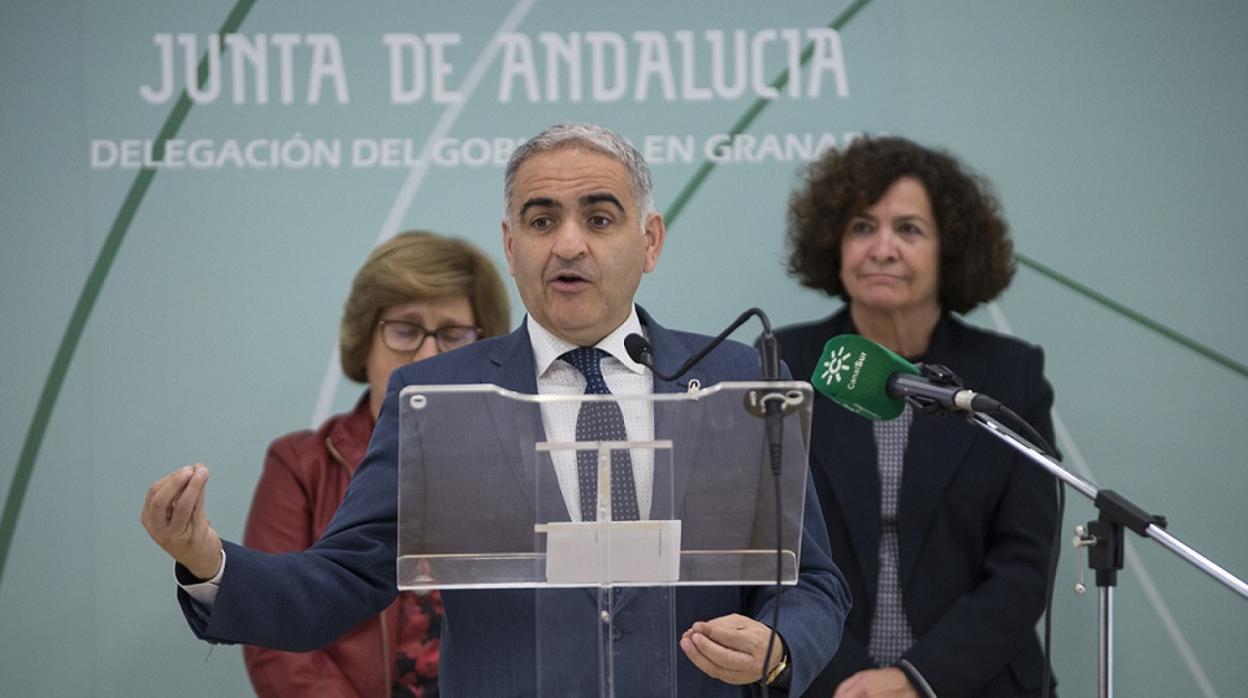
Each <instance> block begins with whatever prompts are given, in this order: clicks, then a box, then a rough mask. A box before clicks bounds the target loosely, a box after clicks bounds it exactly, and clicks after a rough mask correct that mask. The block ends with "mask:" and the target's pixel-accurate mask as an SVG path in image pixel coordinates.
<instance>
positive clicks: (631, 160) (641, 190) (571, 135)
mask: <svg viewBox="0 0 1248 698" xmlns="http://www.w3.org/2000/svg"><path fill="white" fill-rule="evenodd" d="M575 146H581V147H585V148H589V149H590V150H595V151H597V152H599V153H602V154H603V155H606V156H608V157H611V158H614V159H615V160H616V161H618V162H619V163H620V164H622V165H624V167H626V168H627V169H628V176H629V179H631V180H632V183H633V198H634V199H635V200H636V201H637V209H638V211H637V214H638V217H639V218H640V219H641V221H640V224H641V225H642V226H644V225H645V220H646V216H647V215H649V214H651V213H654V184H653V182H652V180H651V178H650V166H649V165H647V164H646V161H645V160H644V159H643V158H642V157H641V153H639V152H637V149H636V148H634V147H633V145H632V143H629V142H628V140H627V139H625V138H624V137H623V136H621V135H620V134H618V133H616V132H615V131H612V130H611V129H609V128H606V127H604V126H598V125H596V124H584V123H577V122H574V121H561V122H559V123H557V124H555V125H554V126H551V127H549V128H547V129H546V130H545V131H542V132H541V133H539V134H537V135H536V136H533V137H532V138H530V139H529V140H527V141H525V142H524V144H523V145H521V146H520V147H519V148H516V150H515V151H514V152H512V154H511V159H510V160H508V161H507V174H506V176H505V178H504V184H503V214H504V215H505V216H507V217H508V218H510V217H511V197H512V196H513V195H514V194H515V193H516V172H518V171H519V170H520V166H521V165H523V164H524V163H525V161H527V160H528V159H529V158H531V157H533V156H534V155H537V154H539V153H548V152H550V151H552V150H559V149H560V148H569V147H575Z"/></svg>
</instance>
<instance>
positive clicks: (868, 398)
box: [810, 334, 919, 420]
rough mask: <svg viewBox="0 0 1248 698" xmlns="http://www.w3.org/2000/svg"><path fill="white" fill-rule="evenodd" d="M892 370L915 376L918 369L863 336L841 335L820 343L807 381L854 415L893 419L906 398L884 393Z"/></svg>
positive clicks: (900, 411) (903, 407) (903, 405)
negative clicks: (820, 352)
mask: <svg viewBox="0 0 1248 698" xmlns="http://www.w3.org/2000/svg"><path fill="white" fill-rule="evenodd" d="M894 373H909V374H913V375H918V373H919V369H918V368H916V367H915V365H914V364H912V363H910V362H909V361H906V360H905V359H904V358H902V357H901V356H898V355H897V354H894V353H893V352H891V351H889V350H888V349H886V348H884V347H882V346H880V345H878V344H876V343H875V342H872V341H871V340H869V339H867V338H866V337H862V336H859V335H856V334H842V335H838V336H836V337H833V338H832V339H829V340H828V342H827V344H824V345H823V356H821V357H819V363H818V364H816V365H815V374H814V375H813V376H811V377H810V382H811V384H812V385H813V386H815V389H816V390H818V391H819V392H821V393H823V394H824V395H826V396H828V397H829V398H831V399H832V400H834V401H835V402H836V403H837V404H839V405H841V406H843V407H845V408H846V409H848V410H849V411H851V412H854V413H855V414H859V415H862V416H863V417H866V418H868V419H880V420H886V419H896V418H897V417H898V416H899V415H901V413H902V411H903V410H905V409H906V401H905V399H904V398H900V397H889V395H888V379H889V378H891V377H892V375H893V374H894Z"/></svg>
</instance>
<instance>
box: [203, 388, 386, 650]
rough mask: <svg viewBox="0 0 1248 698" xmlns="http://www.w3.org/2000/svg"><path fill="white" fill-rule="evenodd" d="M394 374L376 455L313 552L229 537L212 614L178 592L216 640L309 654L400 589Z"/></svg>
mask: <svg viewBox="0 0 1248 698" xmlns="http://www.w3.org/2000/svg"><path fill="white" fill-rule="evenodd" d="M401 388H402V381H401V380H399V378H398V373H397V372H396V373H395V374H394V375H392V376H391V378H390V386H389V389H388V390H387V393H386V401H385V403H384V406H383V408H382V410H381V416H380V418H379V419H378V422H377V427H376V429H375V431H374V432H373V439H372V441H371V442H370V444H369V447H368V454H367V455H366V456H365V458H364V461H363V462H362V463H361V464H360V467H359V468H358V469H357V471H356V474H355V477H353V478H352V480H351V486H350V487H349V488H348V490H347V495H346V497H345V498H344V499H343V502H342V505H341V506H340V507H339V508H338V512H337V513H336V514H335V515H334V518H333V520H332V521H330V523H329V526H328V528H327V529H326V531H325V534H324V535H323V536H322V537H321V539H320V540H318V541H317V542H316V544H315V545H313V546H312V547H311V548H309V549H308V550H307V551H305V552H295V553H283V554H272V553H264V552H260V551H257V550H252V549H250V548H245V547H243V546H240V545H237V544H235V543H231V542H229V541H223V542H222V544H223V545H224V546H225V551H226V563H225V570H224V573H223V575H222V578H221V586H220V589H219V590H218V592H217V598H216V601H215V602H214V603H213V606H212V609H211V612H209V613H203V612H201V611H200V610H199V609H197V608H196V606H197V604H195V602H193V601H192V600H191V598H190V597H189V596H188V595H187V594H186V592H185V591H182V590H181V589H179V590H178V600H179V602H180V603H181V604H182V611H183V615H184V616H185V617H186V620H187V623H188V624H190V626H191V629H192V631H193V632H194V633H195V635H196V636H197V637H199V638H201V639H204V640H208V641H211V642H225V643H236V642H241V643H246V644H251V645H259V646H261V647H268V648H271V649H279V650H287V651H295V652H307V651H310V650H314V649H318V648H320V647H324V646H325V645H328V644H329V643H331V642H333V641H334V640H336V639H338V638H339V637H341V636H342V635H343V633H345V632H347V631H348V630H350V629H351V628H353V627H355V626H356V625H358V624H359V623H360V622H362V621H364V620H365V619H367V618H369V617H370V616H372V615H374V614H377V613H380V612H381V611H382V609H384V608H385V607H386V606H387V605H389V604H390V602H391V601H392V600H393V599H394V597H395V595H396V594H397V589H396V585H395V552H396V544H395V521H396V519H395V517H396V515H397V502H396V497H395V492H396V489H397V486H396V483H397V470H398V467H397V463H398V447H397V444H398V426H399V425H398V414H397V405H398V392H399V390H400V389H401Z"/></svg>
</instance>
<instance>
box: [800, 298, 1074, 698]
mask: <svg viewBox="0 0 1248 698" xmlns="http://www.w3.org/2000/svg"><path fill="white" fill-rule="evenodd" d="M852 332H854V328H853V323H852V320H851V319H850V316H849V312H848V308H847V307H846V308H842V309H841V310H840V311H839V312H837V313H836V314H835V315H833V316H831V317H830V318H827V319H825V320H822V321H820V322H816V323H811V324H806V325H798V326H793V327H790V328H786V329H783V330H780V331H779V332H777V337H778V338H779V340H780V348H781V356H782V358H783V359H784V361H785V362H786V363H787V364H788V365H789V367H790V368H791V369H792V371H793V375H794V376H795V377H797V378H801V379H806V378H807V377H808V376H811V375H813V374H814V371H815V365H816V364H817V363H818V361H819V357H820V355H821V353H822V351H823V345H824V343H825V342H826V341H827V340H828V339H830V338H832V337H834V336H836V335H839V334H845V333H852ZM923 359H924V360H925V361H927V362H929V363H939V364H944V365H945V366H948V367H949V368H951V369H953V371H954V372H955V373H956V374H957V375H959V376H960V377H961V378H962V380H963V381H964V383H965V384H966V386H967V387H968V388H972V389H974V390H977V391H980V392H983V393H986V394H988V395H991V396H992V397H994V398H997V399H998V400H1000V401H1001V402H1003V403H1004V404H1005V405H1007V406H1008V407H1010V408H1011V409H1013V410H1014V411H1015V412H1017V413H1018V414H1019V415H1020V416H1022V418H1023V419H1026V420H1027V421H1028V422H1030V423H1031V424H1032V425H1033V426H1034V427H1035V428H1036V429H1037V430H1038V431H1039V432H1040V434H1042V435H1043V436H1044V437H1045V439H1047V440H1048V441H1049V442H1050V443H1052V441H1053V424H1052V421H1051V418H1050V415H1049V409H1050V407H1051V406H1052V404H1053V390H1052V388H1050V387H1049V384H1048V382H1047V381H1046V380H1045V378H1044V353H1043V351H1042V350H1041V349H1040V348H1039V347H1036V346H1032V345H1030V344H1026V343H1024V342H1021V341H1019V340H1017V339H1012V338H1009V337H1005V336H1002V335H998V334H995V333H992V332H987V331H984V330H980V329H976V328H972V327H970V326H968V325H966V324H964V323H962V322H961V321H959V320H957V319H955V318H953V317H951V316H950V315H949V314H945V315H944V316H943V317H942V318H941V320H940V321H939V322H938V323H937V325H936V328H935V330H934V332H933V334H932V341H931V345H930V346H929V349H928V353H927V354H926V355H925V356H924V357H923ZM871 424H872V423H871V421H870V420H868V419H865V418H863V417H859V416H857V415H855V414H853V413H851V412H849V411H848V410H846V409H843V408H841V407H840V406H838V405H837V404H836V403H834V402H832V401H831V400H829V399H827V398H826V397H824V396H822V395H817V397H816V400H815V406H814V424H813V428H812V435H811V453H810V468H811V471H812V474H813V480H814V484H815V489H816V491H817V493H818V495H819V501H820V503H821V505H822V507H823V514H824V518H825V520H826V522H827V526H828V536H829V538H830V540H831V546H832V550H831V552H832V558H833V560H834V561H835V562H836V564H837V565H838V566H839V567H840V568H841V571H842V572H843V573H844V575H845V578H846V579H847V580H848V581H849V587H850V590H851V592H852V593H853V598H854V606H853V609H852V610H851V612H850V614H849V618H848V620H847V621H846V625H845V635H844V639H843V641H842V642H841V647H840V650H839V651H838V652H837V654H836V656H835V657H834V658H833V659H832V662H831V663H830V664H829V665H828V666H827V668H826V669H825V670H824V671H823V673H822V674H821V675H820V676H819V677H818V678H817V679H816V680H815V682H814V684H813V685H812V686H811V688H810V689H809V690H808V691H807V692H806V694H805V695H807V696H820V697H826V696H831V695H832V693H833V691H834V690H835V689H836V686H837V685H838V684H839V683H840V682H841V681H843V680H845V679H846V678H848V677H849V676H850V675H852V674H853V673H855V672H857V671H860V670H862V669H869V668H873V667H874V666H875V664H874V662H872V660H871V658H870V657H869V656H868V654H867V641H868V635H869V632H870V628H871V615H872V609H873V607H874V603H875V592H876V576H877V574H878V571H879V538H880V481H879V472H878V465H877V462H876V449H875V439H874V436H873V434H872V426H871ZM1055 492H1056V489H1055V484H1054V481H1053V479H1052V477H1051V476H1050V475H1048V474H1047V473H1045V472H1044V471H1042V470H1041V469H1040V468H1038V467H1036V466H1034V465H1032V464H1030V463H1027V462H1024V461H1023V460H1022V458H1021V457H1020V456H1017V455H1015V454H1014V453H1013V452H1012V451H1010V450H1009V449H1008V448H1007V447H1006V446H1005V445H1004V444H1001V443H1000V442H998V441H997V440H995V439H993V438H992V437H991V436H989V435H988V434H985V433H983V432H981V431H980V430H979V429H978V428H977V427H975V426H974V425H971V424H966V423H964V422H962V421H960V420H958V419H956V418H953V417H948V418H943V419H939V418H933V417H927V416H925V415H921V414H916V415H915V418H914V422H913V425H912V426H911V428H910V438H909V442H908V444H907V446H906V453H905V466H904V474H903V476H902V484H901V494H900V499H899V504H898V515H899V517H900V518H899V522H898V526H899V528H898V537H899V540H900V555H901V560H900V565H899V569H900V575H901V585H902V590H903V591H902V595H903V598H904V605H905V611H906V617H907V618H908V619H909V621H910V627H911V629H912V630H913V631H914V636H915V643H914V645H913V646H912V647H911V648H910V649H909V650H908V651H907V652H906V653H905V655H904V659H906V660H908V661H909V662H910V663H911V664H912V665H913V666H914V667H915V668H917V669H918V671H919V672H920V673H921V674H922V675H923V677H924V678H926V680H927V681H928V683H929V684H931V686H932V688H933V689H934V690H935V691H936V694H937V695H939V696H942V697H943V696H993V697H994V698H996V697H998V696H1032V695H1038V694H1039V687H1040V683H1041V679H1042V677H1043V674H1042V671H1043V669H1042V664H1043V658H1042V655H1041V651H1040V644H1039V642H1038V640H1037V637H1036V632H1035V625H1036V622H1037V620H1038V619H1039V618H1040V614H1041V613H1042V612H1043V609H1044V586H1045V574H1046V571H1047V565H1048V561H1049V549H1050V547H1051V539H1052V537H1053V523H1054V517H1055V515H1056V498H1055Z"/></svg>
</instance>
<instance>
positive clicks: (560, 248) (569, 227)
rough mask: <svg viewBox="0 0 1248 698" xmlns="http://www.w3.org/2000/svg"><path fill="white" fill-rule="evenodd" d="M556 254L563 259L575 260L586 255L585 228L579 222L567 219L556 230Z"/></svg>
mask: <svg viewBox="0 0 1248 698" xmlns="http://www.w3.org/2000/svg"><path fill="white" fill-rule="evenodd" d="M554 234H555V245H554V253H555V254H556V255H558V256H559V257H562V258H563V259H575V258H576V257H579V256H581V255H582V254H584V253H585V250H586V244H585V228H584V226H582V225H581V224H580V222H579V221H577V220H574V219H571V218H569V219H567V220H565V221H563V222H562V223H560V224H559V227H558V228H557V229H556V230H555V233H554Z"/></svg>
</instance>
